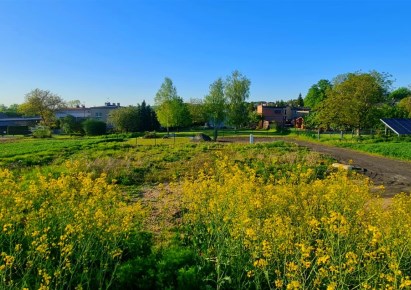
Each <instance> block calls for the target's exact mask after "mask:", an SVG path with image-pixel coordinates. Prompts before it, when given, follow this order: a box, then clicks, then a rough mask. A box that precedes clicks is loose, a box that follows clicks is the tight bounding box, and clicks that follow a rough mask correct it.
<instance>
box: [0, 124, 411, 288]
mask: <svg viewBox="0 0 411 290" xmlns="http://www.w3.org/2000/svg"><path fill="white" fill-rule="evenodd" d="M253 132H254V135H257V133H256V132H255V131H253ZM249 133H250V132H248V131H243V132H226V136H227V135H229V136H247V135H248V134H249ZM262 133H265V134H268V135H266V136H271V134H274V132H262ZM191 134H192V132H188V133H187V132H185V133H177V134H176V136H177V137H176V138H168V139H162V138H159V139H143V138H140V137H139V138H129V137H130V136H125V135H117V136H115V135H114V136H106V137H97V138H53V139H45V140H33V139H24V138H23V139H15V140H10V141H8V142H3V143H1V144H0V146H1V148H5V149H4V150H0V151H1V153H0V154H1V155H0V184H1V187H0V198H1V203H0V217H1V219H0V229H1V231H0V248H1V257H0V288H1V289H353V288H363V289H372V288H375V289H381V288H390V289H407V288H409V287H411V279H410V273H411V264H410V262H409V261H410V260H411V246H410V244H409V240H410V238H411V230H410V229H411V218H410V217H411V198H410V197H408V196H405V195H401V196H397V197H396V198H394V200H393V203H392V205H391V207H390V208H388V209H387V208H384V207H383V204H382V201H381V200H380V199H379V198H378V197H377V196H376V195H377V194H378V193H375V189H374V190H373V193H372V194H371V193H370V187H371V186H372V185H371V184H370V183H369V181H368V180H366V179H365V178H364V177H362V176H361V175H356V174H355V173H347V172H343V171H334V170H332V169H331V167H330V164H331V163H332V160H330V159H325V158H324V157H322V156H321V155H319V154H317V153H315V152H310V151H308V150H307V149H304V148H299V147H297V146H295V145H292V144H290V143H285V142H283V141H275V139H273V142H270V143H258V144H254V145H250V144H228V143H212V142H210V143H207V142H203V143H193V142H190V140H189V138H188V137H190V136H191ZM266 136H265V137H266ZM45 156H46V157H45Z"/></svg>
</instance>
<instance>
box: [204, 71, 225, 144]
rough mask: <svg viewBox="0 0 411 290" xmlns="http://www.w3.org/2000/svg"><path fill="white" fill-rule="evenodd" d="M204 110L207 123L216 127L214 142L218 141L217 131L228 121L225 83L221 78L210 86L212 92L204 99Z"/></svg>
mask: <svg viewBox="0 0 411 290" xmlns="http://www.w3.org/2000/svg"><path fill="white" fill-rule="evenodd" d="M204 110H205V115H206V117H207V121H208V122H209V123H211V125H212V126H213V127H214V141H216V140H217V134H218V133H217V130H218V127H219V126H220V124H221V122H223V121H224V120H225V119H226V112H227V98H226V96H225V95H224V82H223V80H222V79H221V78H219V79H217V80H216V81H215V82H213V83H212V84H211V85H210V92H209V94H208V95H207V96H205V98H204Z"/></svg>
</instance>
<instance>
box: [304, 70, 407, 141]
mask: <svg viewBox="0 0 411 290" xmlns="http://www.w3.org/2000/svg"><path fill="white" fill-rule="evenodd" d="M393 82H394V81H393V80H392V76H391V75H390V74H388V73H380V72H377V71H370V72H366V73H364V72H354V73H346V74H341V75H338V76H336V77H335V78H334V79H333V80H332V81H329V80H326V79H322V80H319V81H318V82H317V83H316V84H314V85H312V86H311V87H310V89H309V90H308V93H307V95H306V96H305V98H304V103H305V105H306V106H308V107H310V108H311V113H310V115H309V117H308V119H307V120H306V124H307V125H308V126H310V127H315V128H319V129H334V130H349V129H353V130H356V131H357V133H358V134H359V132H360V130H363V129H373V128H376V127H378V126H379V125H380V122H379V119H381V118H411V89H410V88H406V87H400V88H397V89H395V90H393V89H392V84H393Z"/></svg>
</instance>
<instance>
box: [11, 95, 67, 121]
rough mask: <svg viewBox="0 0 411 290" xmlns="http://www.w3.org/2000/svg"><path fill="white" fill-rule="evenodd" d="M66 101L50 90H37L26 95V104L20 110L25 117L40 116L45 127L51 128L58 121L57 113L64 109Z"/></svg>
mask: <svg viewBox="0 0 411 290" xmlns="http://www.w3.org/2000/svg"><path fill="white" fill-rule="evenodd" d="M64 106H65V103H64V101H63V100H62V99H61V98H60V97H59V96H58V95H56V94H53V93H52V92H50V91H48V90H40V89H35V90H33V91H31V92H29V93H28V94H26V98H25V102H24V103H23V104H21V105H20V106H19V108H18V110H19V112H20V113H22V114H23V115H25V116H36V115H38V116H40V118H41V122H42V124H43V125H45V126H48V127H51V126H53V125H54V122H55V120H56V117H55V112H56V111H57V110H58V109H60V108H62V107H64Z"/></svg>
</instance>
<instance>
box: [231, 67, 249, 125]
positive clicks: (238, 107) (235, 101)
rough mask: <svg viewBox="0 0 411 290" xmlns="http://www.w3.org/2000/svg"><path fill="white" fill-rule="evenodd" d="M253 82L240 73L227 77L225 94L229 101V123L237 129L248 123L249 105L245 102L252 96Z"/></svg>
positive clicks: (235, 72) (236, 72)
mask: <svg viewBox="0 0 411 290" xmlns="http://www.w3.org/2000/svg"><path fill="white" fill-rule="evenodd" d="M250 84H251V81H250V80H249V79H248V78H247V77H245V76H243V75H242V74H241V73H240V72H239V71H237V70H236V71H234V72H233V73H232V74H231V76H229V77H227V80H226V84H225V87H224V93H225V96H226V98H227V100H228V114H227V116H228V121H229V123H230V124H231V125H233V126H234V127H235V128H240V127H242V126H244V125H246V124H247V123H248V119H247V117H248V114H247V105H246V103H245V101H246V100H247V99H248V97H249V95H250Z"/></svg>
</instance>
